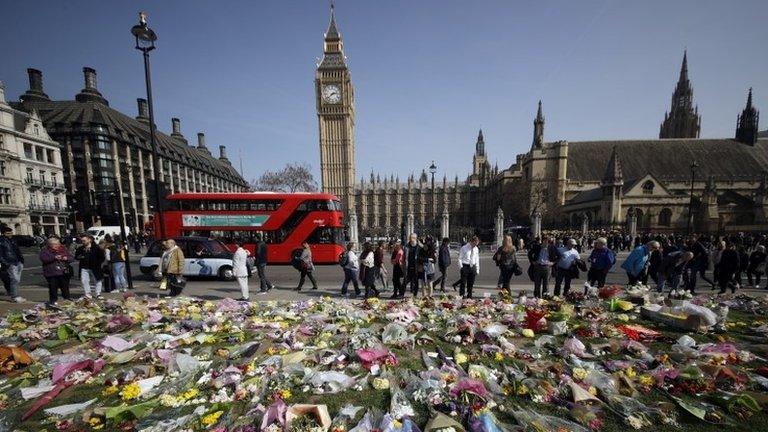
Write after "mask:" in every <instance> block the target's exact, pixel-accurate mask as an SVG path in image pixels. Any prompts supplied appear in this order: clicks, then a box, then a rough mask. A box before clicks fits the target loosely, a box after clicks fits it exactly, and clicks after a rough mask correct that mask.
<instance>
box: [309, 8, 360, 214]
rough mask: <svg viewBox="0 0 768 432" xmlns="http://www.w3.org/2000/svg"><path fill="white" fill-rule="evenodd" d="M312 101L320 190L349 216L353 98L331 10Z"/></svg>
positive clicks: (351, 205) (352, 179) (352, 180)
mask: <svg viewBox="0 0 768 432" xmlns="http://www.w3.org/2000/svg"><path fill="white" fill-rule="evenodd" d="M315 100H316V104H317V120H318V127H319V131H320V173H321V177H322V179H321V181H322V188H323V191H324V192H328V193H332V194H334V195H336V196H337V197H339V198H340V199H341V201H342V203H343V206H344V211H345V212H348V213H351V212H354V187H355V94H354V89H353V88H352V79H351V76H350V74H349V69H348V68H347V62H346V59H345V57H344V47H343V43H342V41H341V35H340V34H339V31H338V29H337V28H336V17H335V15H334V11H333V6H331V22H330V24H328V31H326V32H325V42H324V44H323V59H322V60H321V61H320V63H319V64H318V65H317V72H316V73H315Z"/></svg>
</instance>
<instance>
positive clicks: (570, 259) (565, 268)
mask: <svg viewBox="0 0 768 432" xmlns="http://www.w3.org/2000/svg"><path fill="white" fill-rule="evenodd" d="M576 244H577V242H576V240H575V239H570V240H568V242H567V243H566V244H565V247H564V248H563V249H561V250H560V260H559V261H558V262H557V265H556V266H555V295H556V296H559V295H560V286H562V285H563V282H565V285H564V286H563V295H567V294H568V291H570V290H571V279H573V275H574V273H576V274H578V270H576V271H575V272H574V269H573V267H574V266H575V265H576V260H578V259H579V251H578V250H576Z"/></svg>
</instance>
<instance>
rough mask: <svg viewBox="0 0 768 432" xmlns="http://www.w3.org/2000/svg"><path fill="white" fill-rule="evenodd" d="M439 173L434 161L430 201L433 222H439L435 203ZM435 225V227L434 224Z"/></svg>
mask: <svg viewBox="0 0 768 432" xmlns="http://www.w3.org/2000/svg"><path fill="white" fill-rule="evenodd" d="M436 172H437V165H435V161H432V165H430V166H429V174H430V175H431V176H432V189H431V191H430V197H431V199H430V201H431V205H432V221H433V222H436V221H437V208H436V207H437V203H435V173H436ZM433 225H435V224H434V223H433Z"/></svg>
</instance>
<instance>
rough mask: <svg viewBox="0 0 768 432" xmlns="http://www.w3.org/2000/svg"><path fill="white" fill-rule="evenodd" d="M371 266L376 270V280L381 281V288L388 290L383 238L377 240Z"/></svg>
mask: <svg viewBox="0 0 768 432" xmlns="http://www.w3.org/2000/svg"><path fill="white" fill-rule="evenodd" d="M373 268H374V271H375V272H376V280H378V281H381V286H382V289H384V290H388V289H389V284H388V283H387V268H386V267H384V240H379V242H378V243H377V245H376V249H375V250H374V251H373Z"/></svg>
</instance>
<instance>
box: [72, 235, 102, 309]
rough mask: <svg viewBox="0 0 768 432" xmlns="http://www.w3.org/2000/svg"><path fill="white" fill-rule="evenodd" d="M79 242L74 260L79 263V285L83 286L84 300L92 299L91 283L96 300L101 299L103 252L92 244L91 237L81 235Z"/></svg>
mask: <svg viewBox="0 0 768 432" xmlns="http://www.w3.org/2000/svg"><path fill="white" fill-rule="evenodd" d="M80 242H81V243H82V244H81V245H80V247H78V248H77V250H76V251H75V259H76V260H77V261H78V262H79V263H80V265H79V274H80V283H81V284H82V285H83V291H85V298H87V299H91V298H92V297H91V282H93V283H94V288H95V290H96V292H95V294H96V298H101V287H102V281H103V280H104V273H102V266H103V265H104V259H105V258H106V257H105V255H104V250H103V249H102V248H100V247H99V246H98V245H97V244H94V243H93V237H92V236H91V235H89V234H82V235H81V236H80Z"/></svg>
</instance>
